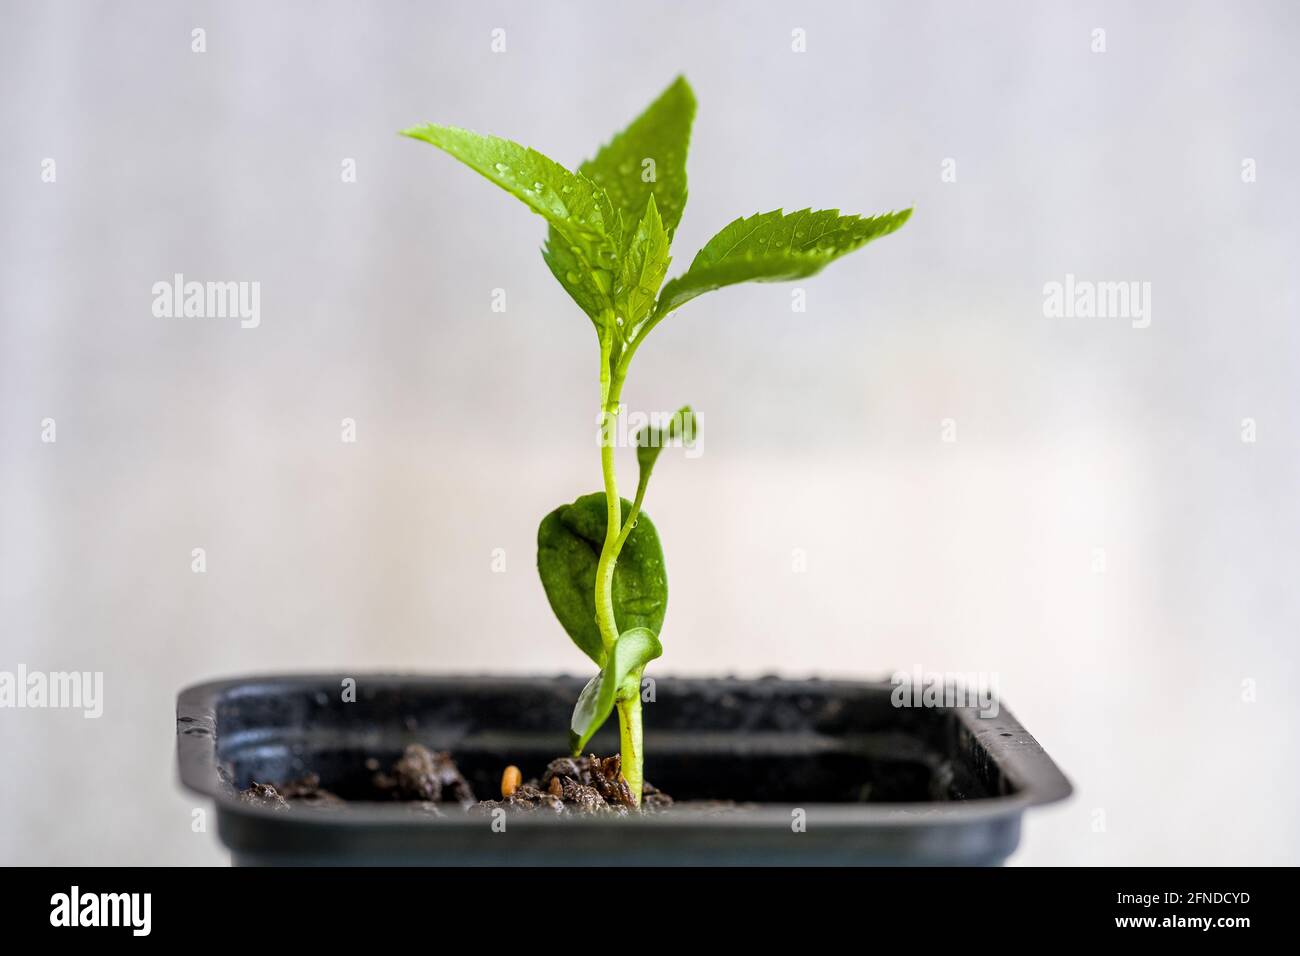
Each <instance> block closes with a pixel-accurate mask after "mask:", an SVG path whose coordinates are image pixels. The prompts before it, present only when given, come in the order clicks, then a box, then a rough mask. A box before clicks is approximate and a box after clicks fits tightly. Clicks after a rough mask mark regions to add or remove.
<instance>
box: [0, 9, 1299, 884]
mask: <svg viewBox="0 0 1300 956" xmlns="http://www.w3.org/2000/svg"><path fill="white" fill-rule="evenodd" d="M2 9H3V22H2V24H0V80H2V82H3V90H2V93H0V130H3V133H2V134H0V456H2V457H0V460H2V463H3V464H2V468H0V526H2V531H0V603H2V614H0V669H9V670H12V669H13V668H15V667H16V666H17V664H18V663H23V664H25V665H26V666H27V667H28V668H30V669H40V670H46V671H53V670H66V669H76V670H102V671H103V672H104V673H105V682H106V688H105V694H106V701H105V713H104V716H103V717H102V718H100V719H99V720H85V719H83V718H82V717H81V716H80V714H79V713H75V712H68V711H32V710H0V763H2V765H3V772H0V860H3V861H4V862H21V863H110V862H113V863H167V864H172V863H211V862H223V861H224V860H225V859H226V857H225V855H224V854H223V852H222V851H221V849H220V847H219V845H218V844H217V841H216V836H215V834H214V833H212V832H209V833H200V834H196V833H192V832H191V827H190V823H191V809H192V808H193V807H194V806H197V805H199V804H198V803H197V802H196V801H195V799H193V798H191V797H189V796H187V795H185V794H183V793H182V792H181V791H180V790H179V789H178V787H177V786H176V784H175V780H174V765H173V760H174V757H173V721H172V715H173V704H174V698H175V694H176V692H177V691H178V690H179V689H180V688H181V687H182V686H184V685H186V684H189V683H192V682H196V681H199V680H203V679H209V678H214V677H218V676H227V675H233V674H240V673H250V672H259V671H285V670H342V671H345V672H363V671H367V670H401V671H414V670H419V671H453V672H455V671H467V672H483V671H498V672H511V673H528V672H542V673H554V672H558V671H566V670H567V671H570V672H575V673H584V672H585V670H586V667H585V661H584V659H583V658H582V657H581V656H580V655H579V654H578V652H577V651H576V650H575V649H574V648H573V647H572V645H571V644H570V643H569V642H568V640H567V638H566V637H565V636H564V634H563V632H562V631H561V630H560V628H559V626H558V625H557V624H556V623H555V622H554V620H553V618H552V617H551V614H550V611H549V609H548V607H547V604H546V601H545V598H544V596H543V593H542V590H541V588H540V585H539V584H538V582H537V580H536V575H535V572H534V569H533V562H534V554H533V541H534V534H535V529H536V526H537V522H538V521H539V519H540V518H541V516H542V515H543V514H544V513H545V512H547V511H548V510H550V509H551V508H553V507H554V506H556V505H557V504H559V503H561V502H564V501H567V500H571V499H572V498H573V497H575V496H576V495H578V494H580V493H584V492H587V491H591V490H595V489H596V488H597V486H598V483H599V482H598V479H599V469H598V456H597V450H596V447H595V445H594V439H593V435H594V415H595V409H596V400H597V391H596V367H597V366H596V361H597V354H596V346H595V339H594V336H593V334H592V331H591V328H590V325H589V323H588V321H587V319H586V318H585V317H584V316H583V315H582V314H581V313H579V312H578V311H577V310H576V308H575V307H574V306H573V305H572V304H571V302H570V301H569V300H568V298H567V297H566V295H565V294H564V292H563V291H562V290H561V289H560V288H559V286H558V285H557V284H556V283H555V281H554V280H553V279H552V277H551V276H550V274H549V273H548V271H547V269H546V267H545V265H544V264H543V262H542V259H541V257H540V255H539V254H538V249H539V247H540V244H541V241H542V238H543V235H544V227H543V223H542V221H541V220H540V219H538V218H537V217H535V216H531V215H529V214H528V213H527V212H526V210H525V209H524V208H523V207H522V206H520V205H519V204H518V203H517V202H516V201H515V200H513V199H511V198H510V197H508V196H506V195H505V194H504V193H501V192H500V191H498V190H496V189H495V188H494V187H493V186H491V185H490V184H488V183H487V182H485V181H483V180H481V179H479V178H477V177H475V176H474V175H473V174H472V173H470V172H469V171H468V170H466V169H464V168H462V167H460V166H459V165H458V164H456V163H455V162H454V161H453V160H451V159H449V158H448V157H446V156H444V155H442V154H440V153H437V152H436V151H435V150H433V149H432V148H430V147H428V146H426V145H424V144H420V143H415V142H412V141H409V140H405V139H402V138H400V137H398V136H397V135H395V131H396V130H398V129H400V128H402V127H405V126H409V125H411V124H413V123H416V122H420V121H425V120H436V121H440V122H451V123H456V124H459V125H464V126H469V127H472V128H476V129H480V130H484V131H491V132H497V133H501V134H503V135H508V136H510V137H512V138H514V139H517V140H520V141H522V142H524V143H528V144H530V145H535V146H536V147H537V148H539V149H541V150H542V151H543V152H546V153H548V154H549V155H551V156H553V157H554V158H556V159H558V160H559V161H561V162H566V163H569V164H576V163H578V162H579V161H580V160H582V159H583V158H585V157H587V156H588V155H590V154H591V153H592V152H593V151H594V150H595V148H596V147H597V146H598V145H599V144H600V143H602V142H604V141H605V140H606V139H607V138H608V137H609V136H610V135H611V134H612V133H613V132H614V131H615V130H616V129H618V128H621V127H622V125H623V124H625V123H626V122H627V121H628V120H629V119H631V117H632V116H634V115H635V114H636V113H637V112H639V111H640V110H641V109H642V108H643V107H644V106H645V105H646V104H647V103H649V102H650V100H651V99H652V98H653V97H654V96H655V95H656V94H657V93H658V92H659V91H660V90H661V89H662V88H663V87H664V86H665V85H666V84H667V83H668V82H669V81H670V80H671V79H672V77H673V76H674V75H675V74H677V73H678V72H684V73H685V74H686V75H687V76H688V78H689V79H690V81H691V83H692V84H693V85H694V87H695V90H696V93H697V95H698V97H699V101H700V106H699V112H698V116H697V121H696V127H695V134H694V138H693V142H692V147H691V159H690V164H689V172H690V185H691V199H690V203H689V204H688V206H687V209H686V215H685V218H684V220H683V223H682V226H681V229H680V230H679V232H678V236H677V240H676V242H675V245H674V249H675V252H676V260H675V264H674V267H673V268H672V269H671V270H670V275H671V274H676V273H677V272H678V271H680V270H681V269H684V268H685V266H686V264H687V263H688V262H689V260H690V257H691V256H692V255H693V253H694V251H695V250H696V249H697V248H698V247H699V246H700V245H701V244H703V242H704V241H706V240H707V239H708V237H709V236H710V235H712V234H713V232H715V231H716V230H717V229H719V228H721V227H722V226H723V225H725V224H726V223H727V222H728V221H730V220H731V219H732V218H734V217H735V216H738V215H744V214H749V213H752V212H756V211H759V210H766V209H771V208H775V207H777V206H785V207H786V208H787V209H796V208H801V207H802V206H805V205H811V206H813V207H827V206H831V207H840V208H843V209H845V210H846V211H854V212H864V213H872V212H880V211H884V210H887V209H892V208H897V207H902V206H906V205H911V204H915V206H916V214H915V215H914V217H913V219H912V222H911V223H910V224H909V225H908V226H907V227H906V229H904V230H903V231H902V232H900V233H899V234H897V235H895V236H892V237H890V238H888V239H885V240H882V241H881V242H879V243H878V244H876V245H873V246H871V247H869V248H868V249H867V250H866V251H864V252H861V253H857V254H855V255H853V256H851V257H849V258H847V259H845V260H843V261H842V262H839V263H836V264H835V265H833V266H832V267H830V268H829V269H828V270H827V271H826V272H825V273H824V274H823V275H821V276H819V277H817V278H815V279H812V280H808V281H807V282H803V283H800V284H799V287H801V288H804V289H806V295H807V311H806V312H804V313H796V312H793V311H792V307H791V302H792V300H791V291H792V287H791V286H788V285H751V286H745V287H738V288H734V289H730V290H724V291H722V292H719V293H715V294H713V295H711V296H709V297H706V298H701V299H699V300H697V301H695V302H693V303H692V304H690V305H689V306H687V307H686V308H684V309H683V310H682V311H681V312H679V313H677V314H676V315H674V316H673V317H672V318H671V319H670V320H669V321H666V322H665V323H664V324H663V325H662V326H661V327H660V328H659V330H658V331H656V333H655V334H654V336H653V337H652V338H651V340H650V341H649V343H648V344H647V345H646V346H645V347H644V348H643V349H642V350H641V352H640V353H639V355H638V359H637V362H636V364H635V366H634V367H633V370H632V376H631V378H630V381H629V383H628V386H627V389H626V392H625V397H626V399H627V401H628V403H629V405H630V406H631V407H632V408H633V409H641V410H669V409H673V408H676V407H677V406H679V405H680V404H682V403H684V402H688V401H689V402H691V403H692V404H693V405H694V406H695V408H697V409H698V410H699V411H700V413H701V415H702V420H703V430H704V454H703V455H702V456H701V457H700V458H698V459H696V460H683V459H682V458H681V456H680V455H678V456H672V457H670V458H665V459H664V460H663V461H662V463H661V464H660V466H659V470H658V472H657V475H656V480H655V483H654V487H652V489H651V493H650V497H649V500H648V510H649V512H650V514H652V515H653V517H654V519H655V521H656V523H657V525H658V527H659V530H660V533H661V535H662V537H663V539H664V542H665V546H666V552H667V558H668V567H669V571H670V575H671V579H672V601H671V607H670V610H669V614H668V620H667V623H666V627H665V633H664V643H665V646H666V654H665V656H664V658H663V660H661V661H659V662H657V663H656V664H654V665H653V672H658V673H660V674H664V673H678V674H718V673H732V672H734V673H737V674H744V675H757V674H762V673H768V672H779V673H781V674H784V675H791V676H797V675H810V674H819V675H828V676H830V675H841V676H880V675H886V674H888V673H889V672H890V671H893V670H894V669H896V668H911V667H912V666H914V665H919V666H921V667H923V668H926V669H929V670H947V671H985V672H995V673H996V674H997V675H998V677H999V681H1000V687H1001V691H1002V695H1003V698H1004V700H1005V701H1006V703H1007V704H1008V706H1009V707H1010V708H1011V709H1012V710H1013V711H1014V712H1015V713H1016V715H1017V716H1018V717H1019V718H1020V719H1021V720H1022V721H1023V722H1024V723H1025V725H1026V726H1027V727H1028V728H1029V729H1030V731H1031V732H1033V733H1034V734H1036V735H1037V736H1038V738H1039V740H1040V741H1041V742H1042V743H1043V744H1044V745H1045V746H1046V747H1047V748H1048V749H1049V750H1050V752H1051V753H1052V754H1053V756H1054V757H1055V758H1056V759H1057V761H1058V762H1059V763H1060V764H1061V766H1062V767H1063V768H1064V769H1065V771H1066V772H1067V774H1069V775H1070V776H1071V778H1072V779H1073V781H1074V782H1075V784H1076V787H1077V793H1076V795H1075V797H1074V798H1073V799H1072V800H1071V801H1070V802H1069V803H1067V804H1064V805H1061V806H1058V807H1054V808H1051V809H1049V810H1046V811H1043V812H1039V813H1036V814H1033V815H1032V817H1031V818H1030V821H1029V823H1028V826H1027V831H1026V833H1025V842H1024V844H1023V847H1022V849H1021V850H1020V852H1019V853H1018V854H1017V855H1016V857H1015V858H1014V860H1015V861H1016V862H1020V863H1082V864H1092V863H1174V864H1178V863H1192V862H1197V863H1296V862H1297V861H1298V860H1300V822H1297V818H1296V815H1295V813H1294V804H1295V792H1296V788H1297V785H1298V784H1300V770H1297V762H1296V753H1297V750H1300V739H1298V738H1300V705H1298V704H1297V701H1296V697H1295V690H1294V689H1295V686H1296V682H1297V677H1300V674H1298V673H1297V672H1298V671H1300V666H1298V665H1297V655H1296V638H1297V635H1298V626H1300V589H1298V588H1297V583H1296V582H1297V579H1298V578H1300V561H1298V560H1297V551H1296V542H1297V538H1298V533H1300V505H1297V502H1296V494H1295V492H1296V488H1297V480H1298V479H1300V455H1298V454H1297V449H1298V441H1297V420H1296V415H1297V410H1298V409H1300V379H1298V378H1297V365H1298V364H1300V333H1298V332H1297V328H1298V324H1297V307H1298V303H1297V294H1296V284H1297V268H1296V263H1297V254H1298V253H1300V240H1298V239H1297V235H1298V232H1297V226H1296V223H1297V221H1298V220H1300V177H1297V148H1298V147H1300V122H1298V121H1300V108H1298V105H1300V104H1298V100H1300V68H1298V67H1297V61H1296V58H1295V53H1294V51H1295V49H1296V45H1297V41H1298V40H1300V12H1298V11H1297V10H1296V8H1295V6H1294V5H1293V4H1287V3H1281V2H1279V3H1259V2H1241V3H1231V4H1229V3H1220V2H1205V3H1159V2H1155V3H1142V4H1119V3H1114V4H1112V3H1079V4H1063V3H1036V2H1023V3H1011V2H991V3H982V4H965V3H956V2H949V3H917V2H889V3H806V2H798V3H794V2H789V3H725V2H718V3H707V4H701V3H695V4H687V3H637V4H617V5H616V4H610V3H596V2H592V3H563V2H548V3H546V4H524V3H508V4H507V3H484V2H476V3H454V4H453V3H423V4H416V3H383V4H357V3H346V2H334V3H305V2H304V3H278V4H269V3H261V2H229V0H223V2H221V3H216V2H213V3H203V2H194V3H186V4H171V3H161V2H158V3H128V2H121V3H84V4H66V3H10V2H5V3H4V5H3V8H2ZM195 28H202V29H203V30H205V31H206V52H205V53H201V54H199V53H195V52H192V50H191V44H192V33H191V31H192V30H194V29H195ZM496 28H502V29H504V30H505V31H506V33H505V37H506V51H505V52H504V53H493V52H492V50H491V46H490V44H491V40H492V31H493V30H494V29H496ZM1097 28H1101V29H1104V30H1105V44H1106V49H1105V52H1104V53H1097V52H1093V49H1092V47H1093V46H1094V42H1095V41H1094V33H1093V31H1094V30H1095V29H1097ZM796 29H799V30H804V31H806V33H805V35H806V44H807V48H806V52H803V53H796V52H794V51H793V50H792V31H794V30H796ZM46 159H53V160H55V163H56V166H55V168H56V170H57V179H56V181H55V182H43V181H42V171H43V168H45V167H43V165H42V164H43V161H44V160H46ZM346 159H353V160H355V166H356V182H355V183H346V182H343V181H342V176H341V169H342V164H343V163H344V161H345V160H346ZM946 159H952V160H954V161H955V169H956V181H955V182H945V181H943V178H942V176H941V174H942V172H943V169H944V166H943V164H944V161H945V160H946ZM1246 159H1253V160H1254V161H1255V164H1256V169H1257V181H1255V182H1243V177H1242V169H1243V161H1244V160H1246ZM177 272H180V273H184V274H185V276H186V277H187V278H189V279H197V280H200V281H207V280H235V281H258V282H260V283H261V325H260V327H258V328H256V329H241V328H240V327H239V324H238V321H237V320H235V319H170V318H156V317H155V316H154V315H153V314H152V311H151V306H152V301H153V295H152V292H151V287H152V285H153V283H155V282H158V281H168V280H170V278H171V277H172V275H173V274H174V273H177ZM1067 273H1072V274H1074V275H1076V276H1078V277H1079V278H1081V279H1090V280H1103V281H1127V280H1134V281H1141V282H1150V283H1151V287H1152V315H1151V319H1152V321H1151V324H1150V326H1149V327H1148V328H1134V327H1133V326H1132V323H1131V322H1130V321H1128V320H1126V319H1123V318H1111V319H1101V318H1093V319H1087V318H1047V317H1045V316H1044V310H1043V287H1044V284H1045V283H1048V282H1052V281H1063V280H1064V277H1065V275H1066V274H1067ZM494 289H505V290H506V296H507V298H506V302H507V309H506V311H505V312H504V313H499V312H493V311H492V308H491V304H492V295H493V290H494ZM46 418H52V419H54V420H55V421H56V423H57V442H55V443H47V442H43V441H42V440H41V431H42V426H41V422H42V420H43V419H46ZM344 418H353V419H355V421H356V423H357V441H356V442H355V443H354V444H347V443H344V442H342V441H341V440H340V422H341V420H342V419H344ZM945 419H952V420H953V421H954V422H955V428H956V438H957V440H956V441H955V442H946V441H944V440H943V438H944V434H943V422H944V420H945ZM1244 419H1252V420H1253V421H1254V422H1255V426H1256V429H1257V431H1256V440H1255V441H1254V442H1248V441H1243V425H1242V423H1243V420H1244ZM622 468H623V472H622V474H623V477H624V481H625V482H626V483H627V484H628V485H629V486H630V485H631V484H632V482H633V480H634V478H633V471H634V468H633V465H632V463H631V461H630V458H628V459H625V460H624V461H623V464H622ZM198 547H201V548H204V549H206V553H207V572H206V573H205V574H195V573H192V571H191V552H192V549H194V548H198ZM498 548H499V549H504V553H505V556H506V557H505V560H506V570H505V572H504V573H496V572H494V570H493V567H492V558H493V553H494V549H498ZM799 555H803V556H805V557H806V570H805V571H804V572H803V573H798V572H797V570H796V568H797V564H798V560H797V558H798V556H799ZM653 719H654V718H653V712H652V711H651V712H649V713H648V716H647V720H648V721H651V722H652V721H653ZM650 760H651V763H650V764H649V766H648V772H649V775H650V776H651V778H652V779H653V755H651V757H650Z"/></svg>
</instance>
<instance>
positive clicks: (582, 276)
mask: <svg viewBox="0 0 1300 956" xmlns="http://www.w3.org/2000/svg"><path fill="white" fill-rule="evenodd" d="M402 135H404V136H409V137H411V138H412V139H418V140H422V141H423V142H426V143H429V144H431V145H433V146H436V147H438V148H439V149H441V150H443V151H444V152H446V153H449V154H450V155H452V156H454V157H455V158H456V159H458V160H460V161H461V162H462V163H464V164H465V165H466V166H468V167H469V168H470V169H473V170H474V171H475V172H477V173H479V174H480V175H482V176H484V177H485V178H487V179H489V180H490V181H492V182H494V183H496V184H497V185H498V186H500V187H501V188H502V189H504V190H505V191H506V192H508V193H510V194H511V195H512V196H514V197H516V198H517V199H520V200H522V201H523V203H524V204H525V205H527V206H528V208H530V209H531V210H533V212H535V213H537V214H538V215H540V216H542V217H543V218H544V219H546V221H547V222H548V223H550V225H551V232H550V241H549V242H548V244H547V249H546V250H545V251H544V252H543V256H544V258H545V259H546V264H547V265H548V266H549V267H550V269H551V271H552V272H553V273H554V274H555V277H556V278H557V279H559V280H560V283H561V285H563V286H564V287H565V289H567V290H568V291H569V294H570V295H572V296H573V298H574V300H575V301H576V302H577V303H578V305H579V306H580V307H581V308H582V309H583V310H584V311H586V312H587V314H588V315H591V316H592V317H593V319H594V318H595V317H596V316H597V315H599V314H600V313H601V312H603V311H606V310H608V311H611V312H612V310H613V290H614V281H615V277H616V274H617V270H618V266H619V255H620V253H621V252H622V248H623V237H622V221H621V219H620V216H619V214H618V211H617V210H616V209H615V208H614V206H613V204H612V203H611V202H610V198H609V196H607V195H606V194H605V191H604V190H603V189H601V188H600V187H599V186H597V185H596V184H595V183H593V182H592V181H591V180H590V179H589V178H588V177H586V176H585V175H583V174H582V173H574V172H571V171H569V170H568V169H565V168H564V167H563V166H561V165H560V164H559V163H557V162H555V160H553V159H551V158H549V157H547V156H544V155H542V154H541V153H539V152H537V150H535V149H530V148H529V147H527V146H520V145H519V144H518V143H515V142H512V141H511V140H508V139H502V138H501V137H499V136H487V135H484V134H482V133H475V132H473V131H471V130H467V129H460V128H458V127H455V126H439V125H437V124H434V123H428V124H425V125H424V126H415V127H412V128H411V129H406V130H403V131H402Z"/></svg>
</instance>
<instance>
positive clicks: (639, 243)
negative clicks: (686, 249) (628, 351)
mask: <svg viewBox="0 0 1300 956" xmlns="http://www.w3.org/2000/svg"><path fill="white" fill-rule="evenodd" d="M668 241H669V240H668V233H667V232H665V231H664V224H663V220H662V219H660V217H659V209H658V204H657V203H656V201H655V198H654V196H651V197H650V199H649V201H648V202H647V203H646V207H645V215H643V216H642V217H641V221H640V222H639V223H637V227H636V231H635V232H634V233H633V234H632V237H631V241H630V243H629V245H628V249H627V252H626V253H625V254H624V255H623V263H622V270H621V272H620V275H619V284H618V293H617V295H616V296H615V311H616V313H617V315H618V317H619V318H621V319H622V320H623V323H624V324H623V328H625V329H627V330H628V333H629V334H630V333H631V330H632V328H633V327H634V326H635V325H636V323H638V322H640V321H641V320H642V319H644V318H645V317H646V316H647V315H649V314H650V310H651V309H653V308H654V304H655V297H656V296H658V295H659V287H660V286H661V285H663V282H664V276H665V275H667V273H668V264H669V263H670V262H672V257H670V256H669V255H668Z"/></svg>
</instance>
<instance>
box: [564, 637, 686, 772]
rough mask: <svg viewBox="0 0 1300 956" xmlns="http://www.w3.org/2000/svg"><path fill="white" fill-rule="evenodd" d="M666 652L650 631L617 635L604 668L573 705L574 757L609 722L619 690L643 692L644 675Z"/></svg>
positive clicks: (572, 742) (572, 738)
mask: <svg viewBox="0 0 1300 956" xmlns="http://www.w3.org/2000/svg"><path fill="white" fill-rule="evenodd" d="M663 652H664V649H663V646H662V645H661V644H660V643H659V638H657V637H656V636H655V633H654V631H652V630H650V629H649V628H645V627H634V628H629V629H628V630H626V631H624V632H623V633H622V634H620V635H619V636H618V640H616V641H615V642H614V649H613V652H612V653H611V654H610V655H609V659H608V660H607V661H606V663H605V666H604V667H603V668H601V671H600V673H599V674H597V675H596V676H595V677H593V678H592V679H591V680H589V681H588V682H587V686H585V687H584V688H583V689H582V693H581V694H579V695H578V702H577V704H575V705H574V708H573V716H572V717H571V718H570V720H569V749H570V751H571V752H572V753H573V756H575V757H576V756H578V755H579V754H580V753H581V752H582V748H583V747H585V746H587V741H588V740H590V739H591V738H592V736H593V735H594V734H595V733H596V731H598V730H600V726H601V724H603V723H604V722H605V721H606V720H608V719H609V715H610V713H611V712H613V710H614V704H615V703H616V702H617V700H618V697H619V692H620V690H622V691H623V692H624V693H639V692H640V684H641V672H642V671H644V670H645V666H646V664H648V663H650V662H651V661H652V660H654V659H655V658H656V657H659V656H660V655H661V654H663ZM625 685H626V686H625Z"/></svg>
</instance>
